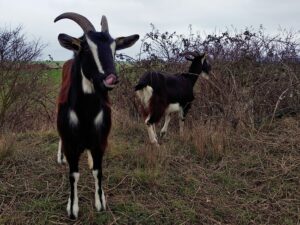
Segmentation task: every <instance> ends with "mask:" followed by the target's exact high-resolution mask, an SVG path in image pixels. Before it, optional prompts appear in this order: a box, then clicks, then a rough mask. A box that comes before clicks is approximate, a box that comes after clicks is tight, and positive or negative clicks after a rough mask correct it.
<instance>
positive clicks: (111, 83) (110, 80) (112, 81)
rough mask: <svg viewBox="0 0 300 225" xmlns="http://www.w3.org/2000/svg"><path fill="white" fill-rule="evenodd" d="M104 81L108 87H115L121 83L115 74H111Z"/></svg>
mask: <svg viewBox="0 0 300 225" xmlns="http://www.w3.org/2000/svg"><path fill="white" fill-rule="evenodd" d="M103 83H104V85H105V87H107V88H114V87H115V86H116V84H117V83H119V79H118V77H117V76H116V75H114V74H112V73H111V74H109V75H108V76H107V77H106V78H105V79H104V80H103Z"/></svg>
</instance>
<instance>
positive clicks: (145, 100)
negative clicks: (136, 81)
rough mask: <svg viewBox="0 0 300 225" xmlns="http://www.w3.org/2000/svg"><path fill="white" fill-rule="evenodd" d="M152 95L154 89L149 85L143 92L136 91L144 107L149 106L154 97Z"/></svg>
mask: <svg viewBox="0 0 300 225" xmlns="http://www.w3.org/2000/svg"><path fill="white" fill-rule="evenodd" d="M152 93H153V89H152V87H150V86H149V85H147V86H146V87H144V88H143V89H141V90H138V91H136V95H137V96H138V98H139V99H140V101H141V102H142V104H143V105H144V107H148V106H149V101H150V98H151V97H152Z"/></svg>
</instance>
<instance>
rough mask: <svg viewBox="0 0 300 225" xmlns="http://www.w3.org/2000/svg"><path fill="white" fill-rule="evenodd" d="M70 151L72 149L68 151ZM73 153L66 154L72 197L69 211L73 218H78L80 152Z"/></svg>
mask: <svg viewBox="0 0 300 225" xmlns="http://www.w3.org/2000/svg"><path fill="white" fill-rule="evenodd" d="M68 152H70V151H68ZM71 154H72V155H66V157H67V161H68V163H69V170H70V171H69V181H70V197H69V200H68V205H67V212H68V215H69V217H70V218H71V219H76V218H77V217H78V211H79V206H78V193H77V184H78V181H79V170H78V162H79V153H78V152H76V151H75V152H71Z"/></svg>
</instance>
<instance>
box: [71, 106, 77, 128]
mask: <svg viewBox="0 0 300 225" xmlns="http://www.w3.org/2000/svg"><path fill="white" fill-rule="evenodd" d="M69 119H70V124H71V126H73V127H75V126H77V125H78V117H77V115H76V112H75V111H74V110H72V109H71V110H70V111H69Z"/></svg>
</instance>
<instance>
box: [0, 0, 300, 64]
mask: <svg viewBox="0 0 300 225" xmlns="http://www.w3.org/2000/svg"><path fill="white" fill-rule="evenodd" d="M63 12H77V13H79V14H82V15H84V16H86V17H87V18H88V19H89V20H90V21H91V22H92V23H93V24H94V26H95V27H96V29H100V19H101V16H102V15H103V14H104V15H106V16H107V18H108V23H109V28H110V33H111V35H112V36H113V37H117V36H125V35H131V34H139V35H140V36H141V37H143V36H144V35H145V33H146V32H149V31H150V30H151V28H150V23H153V24H154V25H155V26H156V27H157V28H159V29H160V30H161V31H177V33H183V34H184V33H187V32H188V26H189V25H190V24H191V25H192V27H193V30H195V31H200V32H207V33H208V32H210V31H214V30H224V29H226V27H231V26H234V27H236V28H238V29H242V28H245V27H249V26H253V27H254V28H257V27H259V25H260V24H262V25H263V26H264V27H265V28H266V31H267V32H269V33H274V32H276V30H278V28H279V27H280V26H281V27H283V28H287V29H293V30H294V31H298V30H300V0H206V1H205V0H23V1H22V0H0V27H1V28H3V27H11V28H14V27H16V26H18V25H22V26H23V28H24V31H25V32H26V34H27V36H28V38H30V39H38V38H40V39H41V41H42V42H43V43H45V44H47V47H46V48H45V50H44V54H43V58H44V59H47V55H48V54H50V55H52V57H53V58H54V60H66V59H68V58H70V57H71V56H72V53H71V52H70V51H68V50H66V49H63V48H62V47H61V46H60V45H59V43H58V41H57V35H58V34H59V33H67V34H69V35H71V36H74V37H79V36H81V35H82V30H81V28H80V27H79V26H78V25H77V24H75V23H74V22H72V21H71V20H61V21H58V22H57V23H53V20H54V18H55V17H56V16H58V15H60V14H61V13H63ZM139 47H140V42H138V43H137V44H136V45H135V46H134V47H132V48H130V49H125V50H123V51H124V53H126V54H129V55H131V56H133V57H134V56H135V55H136V54H137V53H138V51H139Z"/></svg>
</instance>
